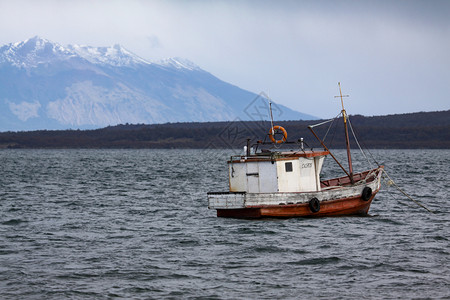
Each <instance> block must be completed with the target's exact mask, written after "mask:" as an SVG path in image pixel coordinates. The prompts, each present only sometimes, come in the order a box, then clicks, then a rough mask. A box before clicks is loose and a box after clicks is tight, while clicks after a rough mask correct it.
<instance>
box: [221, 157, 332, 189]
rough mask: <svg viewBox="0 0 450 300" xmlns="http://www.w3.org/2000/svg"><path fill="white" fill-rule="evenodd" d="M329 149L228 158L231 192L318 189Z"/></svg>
mask: <svg viewBox="0 0 450 300" xmlns="http://www.w3.org/2000/svg"><path fill="white" fill-rule="evenodd" d="M327 154H329V152H328V151H322V152H313V151H305V152H300V153H297V152H284V153H278V154H277V155H276V156H256V157H255V156H251V157H240V158H236V157H234V158H232V159H231V160H230V161H228V176H229V184H230V192H247V193H276V192H317V191H320V171H321V169H322V164H323V161H324V158H325V156H326V155H327Z"/></svg>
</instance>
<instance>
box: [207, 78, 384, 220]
mask: <svg viewBox="0 0 450 300" xmlns="http://www.w3.org/2000/svg"><path fill="white" fill-rule="evenodd" d="M339 92H340V95H339V96H337V97H340V100H341V104H342V111H341V114H342V119H343V121H344V129H345V139H346V148H347V159H348V170H346V169H345V168H344V167H343V165H342V164H341V163H340V162H339V161H338V160H337V159H336V157H335V156H334V155H333V154H332V153H331V151H330V150H329V149H328V148H327V146H326V145H325V143H324V142H323V141H322V140H321V139H320V138H319V137H318V136H317V134H316V132H315V131H314V129H313V128H314V127H315V126H319V125H322V124H323V123H326V122H323V123H320V124H315V125H311V126H308V128H309V129H310V131H311V132H312V133H313V135H314V136H315V137H316V138H317V139H318V141H319V142H320V143H321V145H322V146H323V149H320V150H314V149H310V150H306V149H305V147H304V142H303V139H300V140H299V141H296V142H289V141H288V139H287V131H286V129H284V128H283V127H281V126H274V125H273V118H271V128H270V130H269V133H268V135H267V136H268V137H269V139H268V141H266V140H267V139H266V140H265V141H257V142H256V143H253V144H252V143H251V142H250V140H247V145H246V147H245V153H244V154H242V155H235V156H231V158H230V160H228V179H229V191H225V192H209V193H208V194H207V196H208V207H209V208H210V209H215V210H217V216H218V217H226V218H264V217H275V218H276V217H278V218H290V217H332V216H345V215H367V214H368V211H369V208H370V205H371V203H372V201H373V199H374V197H375V195H376V194H377V193H378V191H379V190H380V186H381V175H382V173H383V166H378V167H377V168H374V169H368V170H365V171H362V172H359V173H353V166H352V159H351V153H350V143H349V133H348V124H347V123H348V122H347V120H348V116H347V113H346V111H345V109H344V102H343V97H345V96H347V95H345V96H343V95H342V91H341V86H340V83H339ZM269 106H270V107H271V103H269ZM289 143H292V144H294V143H295V144H298V149H296V150H289V151H284V150H281V147H280V146H281V145H282V144H289ZM265 146H269V148H265ZM291 147H292V145H291ZM328 155H330V156H331V157H332V158H333V159H334V160H335V161H336V162H337V164H338V165H339V167H340V168H341V169H342V170H343V172H344V173H345V175H343V176H341V177H337V178H331V179H325V180H322V179H321V176H320V173H321V169H322V166H323V163H324V159H325V157H326V156H328Z"/></svg>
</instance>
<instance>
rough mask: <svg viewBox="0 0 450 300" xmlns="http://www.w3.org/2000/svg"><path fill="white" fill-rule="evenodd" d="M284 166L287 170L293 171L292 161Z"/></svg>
mask: <svg viewBox="0 0 450 300" xmlns="http://www.w3.org/2000/svg"><path fill="white" fill-rule="evenodd" d="M284 168H285V169H286V172H292V162H287V163H285V164H284Z"/></svg>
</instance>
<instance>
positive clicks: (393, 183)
mask: <svg viewBox="0 0 450 300" xmlns="http://www.w3.org/2000/svg"><path fill="white" fill-rule="evenodd" d="M384 174H385V175H386V177H387V178H388V179H389V182H388V184H391V185H393V186H395V187H396V188H397V190H399V192H401V193H402V194H403V195H405V196H406V197H408V199H409V200H411V201H413V202H414V203H416V204H417V205H419V206H420V207H422V208H425V209H426V210H428V211H429V212H430V213H432V214H434V213H435V212H434V211H432V210H431V209H429V208H428V207H426V206H425V205H423V204H422V203H420V202H419V201H417V200H414V199H413V198H411V196H410V195H408V194H407V193H406V192H404V191H403V190H402V189H401V188H400V187H399V186H398V185H397V184H396V183H395V182H394V180H393V179H392V178H391V176H389V174H388V173H386V171H384Z"/></svg>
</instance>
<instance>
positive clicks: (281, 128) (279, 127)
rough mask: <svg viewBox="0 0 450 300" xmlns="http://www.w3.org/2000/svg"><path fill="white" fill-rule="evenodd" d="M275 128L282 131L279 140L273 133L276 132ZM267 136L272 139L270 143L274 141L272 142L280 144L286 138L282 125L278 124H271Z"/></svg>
mask: <svg viewBox="0 0 450 300" xmlns="http://www.w3.org/2000/svg"><path fill="white" fill-rule="evenodd" d="M276 130H281V132H282V133H283V138H282V139H281V140H276V139H275V137H274V135H275V133H276ZM272 133H273V134H272ZM269 137H270V140H271V141H272V143H274V144H282V143H284V142H286V140H287V132H286V129H284V128H283V127H281V126H279V125H276V126H273V127H272V128H270V131H269Z"/></svg>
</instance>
